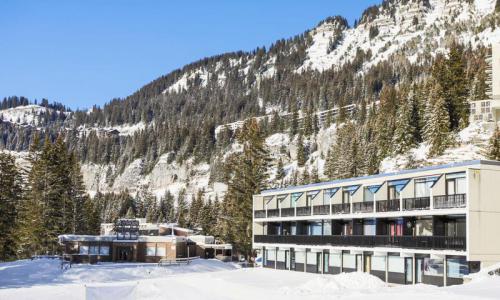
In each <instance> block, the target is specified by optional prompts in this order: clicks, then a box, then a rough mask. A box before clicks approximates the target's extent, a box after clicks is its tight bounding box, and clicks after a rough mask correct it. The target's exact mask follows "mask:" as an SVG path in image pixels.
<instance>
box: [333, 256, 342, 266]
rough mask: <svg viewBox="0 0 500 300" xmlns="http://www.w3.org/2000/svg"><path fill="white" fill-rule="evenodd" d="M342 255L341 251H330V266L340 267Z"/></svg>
mask: <svg viewBox="0 0 500 300" xmlns="http://www.w3.org/2000/svg"><path fill="white" fill-rule="evenodd" d="M341 264H342V261H341V255H340V253H330V267H339V268H340V266H341Z"/></svg>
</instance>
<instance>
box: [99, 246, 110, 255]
mask: <svg viewBox="0 0 500 300" xmlns="http://www.w3.org/2000/svg"><path fill="white" fill-rule="evenodd" d="M99 254H100V255H109V246H101V248H100V250H99Z"/></svg>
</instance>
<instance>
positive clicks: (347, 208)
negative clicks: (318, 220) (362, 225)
mask: <svg viewBox="0 0 500 300" xmlns="http://www.w3.org/2000/svg"><path fill="white" fill-rule="evenodd" d="M350 212H351V205H350V204H349V203H339V204H332V213H333V214H348V213H350Z"/></svg>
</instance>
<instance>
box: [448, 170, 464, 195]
mask: <svg viewBox="0 0 500 300" xmlns="http://www.w3.org/2000/svg"><path fill="white" fill-rule="evenodd" d="M465 188H466V187H465V172H461V173H454V174H447V175H446V194H447V195H455V194H465Z"/></svg>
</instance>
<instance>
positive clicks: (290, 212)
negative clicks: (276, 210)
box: [281, 207, 295, 217]
mask: <svg viewBox="0 0 500 300" xmlns="http://www.w3.org/2000/svg"><path fill="white" fill-rule="evenodd" d="M281 216H282V217H294V216H295V208H293V207H287V208H282V209H281Z"/></svg>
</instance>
